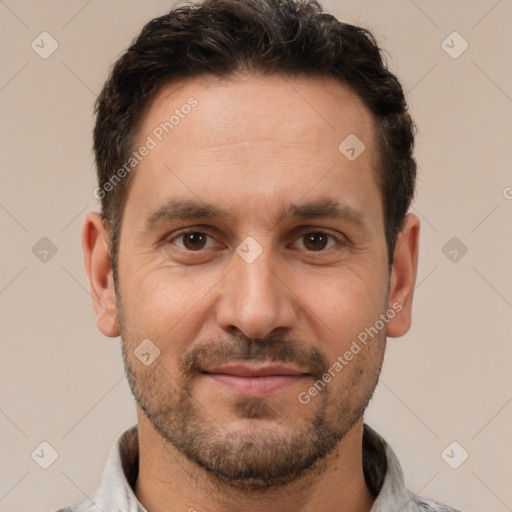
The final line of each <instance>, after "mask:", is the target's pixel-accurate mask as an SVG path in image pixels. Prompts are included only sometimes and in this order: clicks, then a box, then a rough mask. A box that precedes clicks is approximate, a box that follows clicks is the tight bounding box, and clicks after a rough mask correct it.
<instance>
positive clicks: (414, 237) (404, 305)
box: [388, 214, 420, 338]
mask: <svg viewBox="0 0 512 512" xmlns="http://www.w3.org/2000/svg"><path fill="white" fill-rule="evenodd" d="M419 234H420V221H419V219H418V217H416V215H413V214H408V215H407V216H406V218H405V222H404V227H403V229H402V231H401V232H400V234H399V235H398V239H397V242H396V245H395V253H394V256H393V267H392V270H391V279H390V286H389V305H388V306H389V307H390V308H391V309H393V310H394V311H396V315H395V316H394V318H392V319H390V321H389V323H388V336H390V337H392V338H397V337H399V336H403V335H404V334H405V333H406V332H407V331H408V330H409V328H410V326H411V312H412V299H413V294H414V286H415V284H416V273H417V270H418V248H419ZM393 305H394V307H393ZM400 307H401V309H400Z"/></svg>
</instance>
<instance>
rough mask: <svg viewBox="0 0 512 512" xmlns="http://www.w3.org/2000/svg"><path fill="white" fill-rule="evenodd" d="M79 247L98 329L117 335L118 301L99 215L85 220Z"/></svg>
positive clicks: (105, 231) (91, 215)
mask: <svg viewBox="0 0 512 512" xmlns="http://www.w3.org/2000/svg"><path fill="white" fill-rule="evenodd" d="M82 247H83V251H84V264H85V270H86V271H87V276H88V278H89V287H90V290H91V296H92V299H93V306H94V311H95V313H96V321H97V326H98V329H99V330H100V331H101V332H102V333H103V334H104V335H105V336H109V337H116V336H119V334H120V329H119V324H118V321H117V300H116V294H115V288H114V279H113V272H112V261H111V259H110V254H109V249H108V232H107V230H106V228H105V225H104V222H103V218H102V216H101V215H100V214H99V213H97V212H91V213H89V214H88V215H87V218H86V219H85V222H84V226H83V231H82Z"/></svg>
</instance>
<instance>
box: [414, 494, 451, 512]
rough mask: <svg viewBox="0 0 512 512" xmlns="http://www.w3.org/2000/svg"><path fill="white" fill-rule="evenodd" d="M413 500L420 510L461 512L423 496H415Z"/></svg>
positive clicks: (423, 511)
mask: <svg viewBox="0 0 512 512" xmlns="http://www.w3.org/2000/svg"><path fill="white" fill-rule="evenodd" d="M414 499H415V501H416V503H417V505H418V510H421V512H461V511H460V510H458V509H455V508H452V507H449V506H448V505H444V504H443V503H439V502H438V501H436V500H432V499H430V498H424V497H423V496H415V498H414Z"/></svg>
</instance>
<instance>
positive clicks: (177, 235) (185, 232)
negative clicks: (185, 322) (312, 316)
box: [164, 229, 347, 254]
mask: <svg viewBox="0 0 512 512" xmlns="http://www.w3.org/2000/svg"><path fill="white" fill-rule="evenodd" d="M191 233H195V234H202V235H205V236H207V237H209V238H210V239H214V237H213V236H211V235H210V234H208V233H207V232H205V231H200V230H198V229H185V230H183V231H180V232H178V233H175V234H174V235H173V236H172V238H167V239H166V240H164V244H165V245H168V244H172V245H176V244H173V242H174V241H175V240H177V239H180V238H181V239H182V238H183V237H184V236H186V235H189V234H191ZM311 234H321V235H326V236H328V237H329V238H330V239H331V240H334V241H335V243H336V244H337V245H341V246H343V245H347V243H346V241H343V240H340V238H338V237H336V236H334V235H333V234H331V233H328V232H326V231H322V230H320V229H318V230H315V229H309V230H308V231H301V232H300V233H299V234H298V236H297V237H296V239H295V240H298V239H303V238H304V237H305V236H306V235H311ZM328 244H329V242H328ZM176 246H177V247H179V248H180V249H181V250H183V251H186V252H188V253H191V254H192V253H201V252H204V251H205V250H207V249H208V248H206V249H205V248H202V249H198V250H197V251H193V250H190V249H187V248H186V247H180V246H179V245H176ZM329 249H333V247H332V246H331V247H327V248H325V249H320V250H318V251H314V250H311V251H308V250H307V249H305V250H306V252H309V253H313V254H314V253H322V252H326V251H328V250H329Z"/></svg>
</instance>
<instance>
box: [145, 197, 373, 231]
mask: <svg viewBox="0 0 512 512" xmlns="http://www.w3.org/2000/svg"><path fill="white" fill-rule="evenodd" d="M287 217H289V218H294V219H302V220H307V219H319V218H331V219H338V220H342V221H345V222H348V223H350V224H354V225H355V226H357V227H358V228H359V229H361V230H363V231H367V221H366V218H365V216H364V215H363V214H362V212H360V211H358V210H355V209H354V208H352V207H350V206H348V205H346V204H343V203H341V202H339V201H335V200H333V199H330V198H327V199H318V200H315V201H310V202H307V203H301V204H293V203H291V204H289V205H288V206H287V207H284V208H283V210H282V211H281V213H280V215H278V217H277V221H276V223H278V222H281V221H282V220H284V219H285V218H287ZM233 218H234V215H233V214H232V213H231V212H230V211H229V210H227V209H225V208H220V207H218V206H214V205H212V204H208V203H205V202H202V201H196V200H190V199H188V200H182V199H172V200H170V201H168V202H167V203H166V204H165V205H163V206H161V207H160V208H158V209H157V210H155V211H154V212H152V213H150V214H149V215H148V216H147V217H146V219H145V222H144V228H145V229H146V230H148V231H149V230H151V229H152V228H154V227H156V226H157V225H159V224H161V223H164V222H167V221H171V220H176V219H181V220H187V219H220V220H233Z"/></svg>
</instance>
